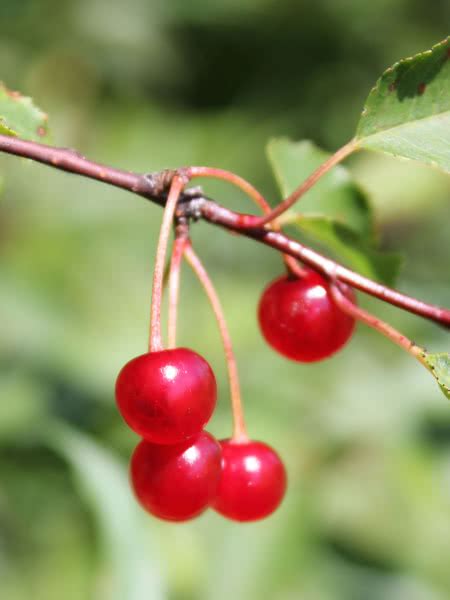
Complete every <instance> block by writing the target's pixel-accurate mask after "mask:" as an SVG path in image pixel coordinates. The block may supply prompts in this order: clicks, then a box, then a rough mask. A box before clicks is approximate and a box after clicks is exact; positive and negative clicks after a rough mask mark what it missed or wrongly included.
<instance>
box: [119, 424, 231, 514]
mask: <svg viewBox="0 0 450 600" xmlns="http://www.w3.org/2000/svg"><path fill="white" fill-rule="evenodd" d="M220 458H221V449H220V445H219V443H218V442H217V440H216V439H215V438H213V436H212V435H210V434H209V433H207V432H206V431H203V432H202V433H200V434H199V435H198V436H196V437H195V438H193V439H192V440H188V441H185V442H183V443H182V444H175V445H171V446H169V445H158V444H151V443H150V442H147V441H146V440H142V441H141V442H140V443H139V444H138V446H137V447H136V449H135V451H134V454H133V456H132V458H131V465H130V476H131V485H132V487H133V489H134V493H135V495H136V497H137V499H138V501H139V502H140V504H141V505H142V506H143V507H144V509H145V510H146V511H147V512H149V513H151V514H152V515H154V516H155V517H158V518H160V519H164V520H166V521H187V520H188V519H193V518H194V517H197V516H198V515H199V514H201V513H202V512H203V511H204V510H205V509H206V508H208V506H209V505H210V504H211V502H212V500H213V499H214V497H215V495H216V493H217V486H218V483H219V478H220Z"/></svg>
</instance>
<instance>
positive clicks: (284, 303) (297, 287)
mask: <svg viewBox="0 0 450 600" xmlns="http://www.w3.org/2000/svg"><path fill="white" fill-rule="evenodd" d="M344 294H345V296H346V297H347V298H348V299H349V300H351V301H352V302H353V303H355V302H356V299H355V294H354V292H353V290H352V289H350V288H346V289H345V291H344ZM258 319H259V324H260V327H261V331H262V333H263V335H264V337H265V339H266V341H267V342H268V343H269V344H270V346H272V348H274V349H275V350H277V351H278V352H279V353H280V354H282V355H283V356H286V357H287V358H290V359H291V360H296V361H298V362H314V361H318V360H322V359H324V358H328V357H329V356H331V355H332V354H334V353H335V352H336V351H337V350H339V349H340V348H342V346H344V345H345V343H346V342H347V341H348V339H349V338H350V336H351V335H352V333H353V329H354V326H355V320H354V319H353V318H352V317H350V316H349V315H347V314H346V313H344V312H343V311H342V310H341V309H340V308H339V307H338V306H337V305H336V304H335V302H334V301H333V298H332V295H331V292H330V287H329V284H328V282H327V280H326V279H325V278H324V277H322V276H321V275H319V274H318V273H316V272H315V271H313V270H311V269H308V270H307V272H306V275H305V276H304V277H302V278H295V277H290V276H283V277H280V278H278V279H275V280H274V281H272V283H270V284H269V286H268V287H267V288H266V289H265V290H264V292H263V294H262V296H261V300H260V302H259V309H258Z"/></svg>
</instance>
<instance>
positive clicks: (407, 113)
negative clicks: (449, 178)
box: [356, 38, 450, 172]
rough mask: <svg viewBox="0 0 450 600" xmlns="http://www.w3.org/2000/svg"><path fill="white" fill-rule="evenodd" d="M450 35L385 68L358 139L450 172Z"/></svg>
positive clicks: (368, 102)
mask: <svg viewBox="0 0 450 600" xmlns="http://www.w3.org/2000/svg"><path fill="white" fill-rule="evenodd" d="M449 40H450V38H447V39H446V40H444V41H443V42H441V43H439V44H436V46H434V47H433V48H432V49H431V50H428V51H427V52H422V53H420V54H417V55H415V56H413V57H411V58H406V59H404V60H401V61H399V62H398V63H396V64H395V65H393V66H392V67H390V68H389V69H387V70H386V71H385V72H384V73H383V75H382V76H381V77H380V79H379V80H378V81H377V83H376V85H375V87H374V88H373V90H372V91H371V92H370V94H369V96H368V98H367V100H366V104H365V106H364V110H363V112H362V115H361V119H360V121H359V124H358V128H357V132H356V138H357V140H358V145H359V146H360V147H364V148H370V149H371V150H380V151H382V152H386V153H388V154H393V155H394V156H401V157H404V158H409V159H413V160H418V161H420V162H423V163H428V164H432V165H435V166H437V167H440V168H441V169H443V170H444V171H447V172H450V142H449V140H450V60H449V57H450V45H449Z"/></svg>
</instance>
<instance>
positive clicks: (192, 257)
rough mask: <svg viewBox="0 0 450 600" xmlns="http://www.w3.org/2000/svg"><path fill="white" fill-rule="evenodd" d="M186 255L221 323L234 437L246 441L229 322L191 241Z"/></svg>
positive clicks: (187, 246) (186, 247)
mask: <svg viewBox="0 0 450 600" xmlns="http://www.w3.org/2000/svg"><path fill="white" fill-rule="evenodd" d="M184 256H185V258H186V260H187V262H188V263H189V264H190V266H191V267H192V269H193V271H194V272H195V274H196V275H197V277H198V279H199V281H200V283H201V284H202V286H203V288H204V290H205V292H206V295H207V296H208V299H209V302H210V304H211V307H212V309H213V312H214V316H215V317H216V320H217V323H218V325H219V330H220V335H221V336H222V342H223V347H224V350H225V356H226V360H227V366H228V380H229V384H230V396H231V407H232V411H233V437H232V439H233V441H235V442H238V443H241V442H246V441H248V436H247V429H246V427H245V421H244V410H243V407H242V400H241V391H240V386H239V376H238V370H237V363H236V357H235V355H234V352H233V344H232V342H231V336H230V332H229V331H228V327H227V323H226V320H225V316H224V313H223V309H222V304H221V302H220V299H219V296H218V295H217V292H216V290H215V288H214V286H213V284H212V282H211V280H210V278H209V275H208V273H207V272H206V269H205V268H204V266H203V264H202V262H201V261H200V259H199V257H198V256H197V254H196V253H195V252H194V250H193V248H192V246H191V244H190V243H187V244H186V245H185V248H184Z"/></svg>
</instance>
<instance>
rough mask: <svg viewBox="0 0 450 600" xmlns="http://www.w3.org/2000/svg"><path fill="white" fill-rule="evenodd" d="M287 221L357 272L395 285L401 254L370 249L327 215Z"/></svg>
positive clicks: (341, 224) (299, 217)
mask: <svg viewBox="0 0 450 600" xmlns="http://www.w3.org/2000/svg"><path fill="white" fill-rule="evenodd" d="M289 223H290V224H295V226H296V227H297V228H298V229H299V231H301V232H302V233H304V234H306V235H307V236H308V237H309V238H312V239H313V240H316V241H319V242H321V243H323V244H324V245H325V246H327V247H328V248H329V249H331V250H332V251H333V252H335V253H336V254H337V255H338V256H339V257H340V258H342V259H343V260H344V262H346V263H347V264H348V265H349V266H350V267H351V268H352V269H354V270H355V271H358V273H361V274H362V275H365V276H366V277H370V278H371V279H377V280H378V281H383V282H384V283H385V284H386V285H390V286H392V285H393V284H394V282H395V279H396V277H397V275H398V272H399V270H400V267H401V265H402V257H401V256H400V255H398V254H394V253H387V252H381V251H379V250H377V249H375V248H373V247H372V246H371V245H369V244H368V243H367V242H366V241H365V240H364V239H363V238H362V236H360V235H358V234H357V233H355V232H354V231H353V230H352V229H351V228H350V227H348V226H347V225H345V224H343V223H339V222H338V221H335V220H334V219H331V218H329V217H322V216H308V215H305V216H303V215H297V216H296V217H295V222H294V221H293V220H289Z"/></svg>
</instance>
